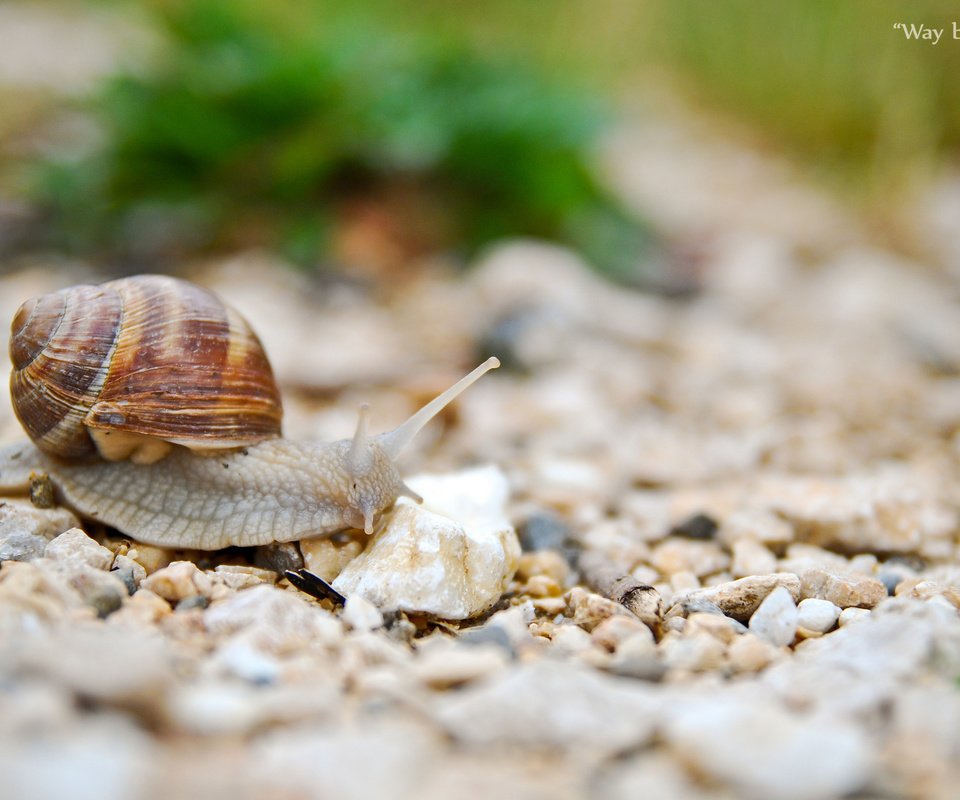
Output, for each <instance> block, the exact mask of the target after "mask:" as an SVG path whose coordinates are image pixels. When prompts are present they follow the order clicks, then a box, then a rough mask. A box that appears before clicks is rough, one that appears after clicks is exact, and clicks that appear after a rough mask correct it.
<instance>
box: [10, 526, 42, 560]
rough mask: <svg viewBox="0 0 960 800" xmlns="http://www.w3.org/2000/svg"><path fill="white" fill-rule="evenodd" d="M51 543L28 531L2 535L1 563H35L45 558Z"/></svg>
mask: <svg viewBox="0 0 960 800" xmlns="http://www.w3.org/2000/svg"><path fill="white" fill-rule="evenodd" d="M49 541H50V540H49V539H46V538H44V537H43V536H38V535H37V534H35V533H28V532H27V531H9V532H6V533H0V562H3V561H33V559H35V558H40V557H41V556H43V553H44V551H45V550H46V547H47V542H49Z"/></svg>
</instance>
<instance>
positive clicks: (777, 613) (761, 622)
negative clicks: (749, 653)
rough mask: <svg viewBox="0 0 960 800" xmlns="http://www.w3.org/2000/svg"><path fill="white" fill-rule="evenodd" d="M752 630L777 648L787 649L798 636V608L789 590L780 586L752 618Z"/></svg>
mask: <svg viewBox="0 0 960 800" xmlns="http://www.w3.org/2000/svg"><path fill="white" fill-rule="evenodd" d="M750 630H751V631H752V632H753V633H754V634H756V635H757V636H759V637H760V638H761V639H764V640H765V641H768V642H770V644H773V645H776V646H777V647H785V646H787V645H789V644H791V643H792V642H793V639H794V637H795V636H796V635H797V607H796V606H795V605H794V604H793V598H792V597H791V596H790V592H789V590H787V589H785V588H784V587H783V586H778V587H777V588H776V589H774V590H773V591H772V592H770V594H768V595H767V596H766V597H765V598H764V599H763V602H762V603H761V604H760V607H759V608H758V609H757V610H756V611H754V612H753V616H751V617H750Z"/></svg>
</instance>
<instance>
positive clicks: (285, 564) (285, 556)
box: [253, 542, 303, 575]
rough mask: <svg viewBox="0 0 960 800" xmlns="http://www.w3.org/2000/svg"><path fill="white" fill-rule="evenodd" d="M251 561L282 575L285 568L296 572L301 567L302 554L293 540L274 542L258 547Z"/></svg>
mask: <svg viewBox="0 0 960 800" xmlns="http://www.w3.org/2000/svg"><path fill="white" fill-rule="evenodd" d="M253 563H254V565H256V566H258V567H260V569H270V570H273V571H274V572H276V573H277V574H278V575H283V573H284V572H286V571H287V570H289V571H291V572H296V571H297V570H298V569H303V556H302V555H301V553H300V547H299V546H298V545H297V544H296V543H295V542H275V543H274V544H268V545H264V546H263V547H258V548H257V552H256V554H255V555H254V557H253Z"/></svg>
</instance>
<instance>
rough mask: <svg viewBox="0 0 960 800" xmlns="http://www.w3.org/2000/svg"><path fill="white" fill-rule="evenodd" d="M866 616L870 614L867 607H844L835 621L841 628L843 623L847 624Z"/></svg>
mask: <svg viewBox="0 0 960 800" xmlns="http://www.w3.org/2000/svg"><path fill="white" fill-rule="evenodd" d="M868 616H870V609H869V608H854V607H851V608H845V609H843V611H841V612H840V617H839V619H838V620H837V622H838V623H839V625H840V627H841V628H842V627H843V626H844V625H849V624H850V623H851V622H859V621H860V620H862V619H865V618H866V617H868Z"/></svg>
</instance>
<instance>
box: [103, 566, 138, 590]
mask: <svg viewBox="0 0 960 800" xmlns="http://www.w3.org/2000/svg"><path fill="white" fill-rule="evenodd" d="M110 573H111V574H112V575H114V576H116V577H117V578H119V579H120V580H121V581H122V582H123V585H124V586H126V587H127V594H128V595H132V594H133V593H134V592H135V591H137V579H136V577H134V572H133V567H115V568H114V569H112V570H110Z"/></svg>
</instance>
